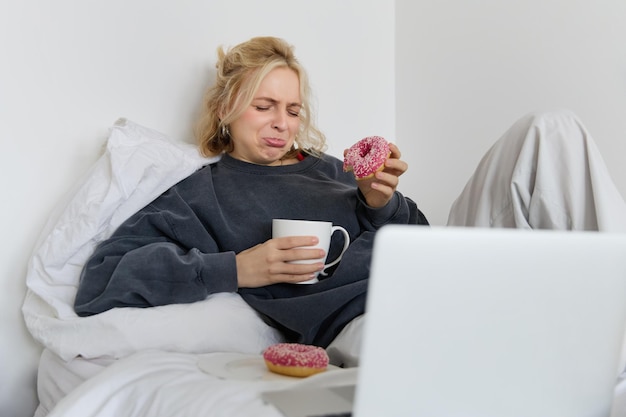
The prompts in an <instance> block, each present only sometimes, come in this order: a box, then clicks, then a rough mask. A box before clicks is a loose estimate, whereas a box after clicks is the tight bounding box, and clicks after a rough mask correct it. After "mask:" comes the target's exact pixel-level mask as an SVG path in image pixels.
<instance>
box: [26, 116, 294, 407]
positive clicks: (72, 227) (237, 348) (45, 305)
mask: <svg viewBox="0 0 626 417" xmlns="http://www.w3.org/2000/svg"><path fill="white" fill-rule="evenodd" d="M214 160H215V159H207V158H203V157H201V156H200V155H199V153H198V151H197V150H196V147H195V146H194V145H191V144H186V143H182V142H175V141H172V140H170V139H169V138H167V137H165V136H164V135H162V134H160V133H159V132H156V131H154V130H151V129H148V128H145V127H143V126H140V125H138V124H136V123H133V122H131V121H128V120H124V119H120V120H119V121H118V122H117V123H116V124H115V125H114V126H113V127H112V129H111V133H110V137H109V139H108V141H107V147H106V151H105V153H104V155H103V156H102V157H101V158H100V159H99V160H98V161H97V163H96V164H95V166H94V167H93V169H92V170H91V171H90V173H89V174H88V175H87V176H86V177H85V178H84V179H83V180H81V181H80V182H79V183H78V184H77V186H76V187H75V188H74V189H73V190H72V191H71V192H70V193H69V194H68V195H67V197H66V198H65V199H64V201H63V202H62V203H61V204H60V205H59V207H58V209H57V210H56V211H55V212H54V213H52V215H51V216H50V220H49V222H48V224H47V226H46V228H45V230H44V232H43V233H42V235H41V237H40V239H39V241H38V243H37V245H36V247H35V250H34V253H33V255H32V258H31V261H30V263H29V266H28V274H27V295H26V298H25V300H24V304H23V308H22V310H23V314H24V318H25V321H26V325H27V327H28V330H29V331H30V332H31V334H32V335H33V337H34V338H35V339H36V340H37V341H38V342H39V343H41V344H42V345H43V346H44V348H45V350H46V351H48V353H49V352H52V353H53V354H54V355H55V356H56V357H58V358H60V361H61V362H68V364H69V362H71V361H73V360H75V361H79V360H80V361H83V360H94V361H100V362H102V361H103V358H104V359H106V360H111V361H112V362H117V363H114V365H111V366H110V367H109V368H107V369H106V370H105V371H104V372H101V373H99V374H98V377H97V378H94V379H92V380H90V381H87V383H86V385H80V386H79V387H78V388H77V389H79V390H80V391H77V392H76V393H72V394H71V395H70V397H68V398H67V399H66V400H64V404H65V405H67V403H68V402H71V398H81V399H80V401H78V402H79V403H81V404H83V403H84V402H85V401H86V400H85V399H84V398H83V394H84V393H86V392H89V393H90V395H93V393H94V392H95V391H96V390H94V387H95V386H97V385H99V382H98V381H102V380H103V379H106V375H110V374H115V375H116V376H115V378H113V380H114V381H115V384H118V383H121V384H123V383H124V381H126V382H127V383H128V384H127V385H120V386H117V387H115V385H112V384H111V382H110V381H109V382H107V383H106V384H103V387H102V389H104V390H106V389H111V390H114V391H112V392H110V394H111V396H112V397H113V399H114V400H113V401H112V403H111V404H110V405H107V406H106V407H105V406H102V407H100V408H99V409H100V410H107V409H108V408H107V407H114V406H115V404H116V403H117V401H119V400H120V399H121V398H123V395H131V393H132V392H134V394H132V395H137V393H138V392H142V393H144V392H145V395H147V396H151V395H152V396H154V398H153V399H156V398H157V397H159V395H161V394H159V392H162V390H164V389H165V386H164V383H165V382H166V381H167V380H168V378H174V374H176V372H175V371H174V368H173V367H172V366H171V365H172V364H174V363H176V364H177V365H181V366H182V368H181V370H180V372H182V373H183V374H184V373H186V371H185V369H192V370H193V371H194V372H192V373H190V375H189V378H192V379H193V378H200V376H204V379H203V380H206V381H207V383H208V384H211V383H212V382H209V381H211V380H210V379H207V378H206V374H202V375H200V373H199V372H200V371H198V369H197V367H195V368H194V359H193V358H194V354H205V353H208V352H243V353H256V354H258V353H260V352H261V351H262V350H263V349H264V348H265V347H266V346H268V345H270V344H272V343H276V342H278V341H281V340H282V339H281V337H280V334H279V333H278V332H277V331H276V330H275V329H273V328H271V327H269V326H268V325H266V324H265V323H264V322H263V321H262V320H261V318H260V317H259V316H258V315H257V313H256V312H255V311H254V310H252V309H251V308H250V307H249V306H248V305H247V304H246V303H245V302H244V301H243V300H242V299H241V298H240V297H239V295H238V294H236V293H222V294H216V295H212V296H209V297H208V298H207V299H206V300H204V301H201V302H197V303H193V304H184V305H168V306H161V307H154V308H118V309H113V310H109V311H107V312H105V313H102V314H98V315H95V316H91V317H84V318H81V317H78V316H77V315H76V314H75V313H74V310H73V302H74V296H75V294H76V289H77V287H78V282H79V277H80V272H81V270H82V267H83V265H84V263H85V262H86V260H87V258H88V257H89V255H90V254H91V253H92V251H93V249H94V247H95V246H96V245H97V244H98V243H99V242H100V241H102V240H103V239H105V238H107V237H108V236H110V234H111V233H112V232H113V231H114V230H115V229H116V228H117V226H118V225H119V224H120V223H122V222H123V221H124V220H125V219H127V218H128V217H129V216H130V215H132V214H133V213H134V212H136V211H137V210H139V209H140V208H142V207H143V206H145V205H146V204H148V203H149V202H151V201H152V200H153V199H154V198H156V197H157V196H158V195H160V194H161V193H162V192H164V191H165V190H167V189H168V188H169V187H171V186H172V185H173V184H175V183H176V182H178V181H180V180H181V179H183V178H185V177H187V176H188V175H190V174H191V173H193V172H194V171H195V170H197V169H199V168H200V167H202V166H203V165H206V164H208V163H210V162H212V161H214ZM146 351H151V352H153V353H152V354H144V353H142V352H146ZM154 352H160V354H156V353H154ZM46 357H49V356H46ZM151 360H153V361H155V362H154V363H149V366H147V367H146V369H144V370H142V371H138V372H137V373H136V374H135V375H133V372H132V370H138V369H139V368H141V366H142V364H145V363H146V361H148V362H149V361H151ZM168 364H169V365H168ZM45 365H46V364H45V363H44V364H42V366H45ZM161 366H163V369H157V368H159V367H161ZM168 366H169V367H168ZM118 371H122V372H121V373H120V374H117V372H118ZM168 372H169V373H168ZM67 374H68V375H71V374H72V371H69V372H68V373H67ZM148 374H149V375H151V378H153V377H154V379H149V380H148V379H147V380H146V381H144V380H143V379H144V378H143V377H142V375H144V376H145V375H148ZM59 375H62V373H61V374H59ZM176 375H178V374H176ZM48 376H52V377H54V374H52V373H49V374H48ZM61 377H62V376H59V378H61ZM87 377H88V376H87ZM161 377H162V378H164V379H163V380H161V383H160V384H156V385H153V387H157V388H159V390H161V391H159V392H154V393H152V394H151V393H150V392H149V391H144V389H148V388H150V386H152V385H150V384H151V382H150V381H152V382H155V381H157V380H159V379H158V378H161ZM133 378H134V379H133ZM181 378H182V376H181ZM133 380H134V381H137V382H140V384H139V385H138V388H137V390H140V391H133V388H131V387H130V386H131V385H132V384H131V381H133ZM183 380H184V378H183ZM181 381H182V380H181ZM216 381H217V382H220V381H221V380H214V381H213V382H216ZM63 382H64V381H54V380H50V379H49V378H40V380H39V382H38V384H39V386H38V389H39V392H40V397H41V394H42V392H48V393H50V392H54V393H57V395H64V394H65V393H63V392H60V391H62V390H59V389H58V387H59V386H65V387H66V388H67V387H69V386H71V385H72V384H69V383H67V384H64V383H63ZM221 382H223V381H221ZM46 384H48V386H45V385H46ZM146 384H147V385H146ZM42 385H43V386H42ZM226 386H228V384H226ZM68 389H69V388H68ZM233 389H234V388H233ZM115 390H119V393H120V394H119V395H117V394H115V395H113V394H114V392H117V391H115ZM125 390H129V391H128V392H127V394H122V393H123V392H126V391H125ZM212 391H214V390H213V388H212V387H211V391H209V393H210V392H212ZM191 392H192V390H191V389H190V390H189V393H184V392H181V394H180V395H182V396H183V397H184V401H185V402H187V401H188V400H189V399H191V397H192V395H191ZM193 392H196V391H193ZM224 392H225V394H224V395H225V398H226V397H227V394H226V393H227V391H224ZM244 392H245V390H244ZM81 393H83V394H81ZM102 394H103V395H102V396H101V397H100V398H102V399H103V401H104V399H106V396H107V394H106V393H102ZM202 397H203V398H204V397H207V394H206V393H205V394H203V395H202ZM86 398H91V399H92V400H93V403H92V402H90V401H91V400H90V401H87V402H88V403H89V404H95V403H96V401H95V399H94V397H93V396H89V397H86ZM159 398H160V397H159ZM163 398H165V397H163ZM163 398H161V399H160V400H159V401H160V404H161V406H163V407H166V405H165V404H164V400H163ZM55 401H56V400H55ZM206 401H211V400H209V399H206ZM148 403H150V401H146V404H145V405H144V406H145V407H148V406H149V404H148ZM138 404H139V403H138ZM52 405H53V404H47V406H46V408H51V407H52ZM137 406H138V407H139V405H137ZM80 407H83V405H81V406H80ZM142 407H143V406H142ZM172 407H176V406H175V405H172ZM40 408H41V407H40ZM45 411H46V410H44V412H41V411H38V413H39V414H38V415H44V414H45ZM94 412H95V411H94ZM99 412H101V411H99ZM59 413H60V412H57V411H56V410H55V411H54V412H53V413H52V415H63V416H69V415H80V416H81V417H85V416H87V415H100V414H97V413H96V414H82V413H78V414H70V413H69V412H68V413H67V414H65V411H64V412H63V413H60V414H59ZM101 415H103V416H104V415H108V416H111V415H122V414H117V413H113V414H107V413H104V414H101ZM123 415H138V416H141V415H156V414H141V413H137V414H132V413H130V412H127V413H124V414H123ZM159 415H164V414H159ZM170 415H174V414H170ZM188 415H193V413H192V414H188ZM216 415H222V414H216ZM223 415H228V414H223Z"/></svg>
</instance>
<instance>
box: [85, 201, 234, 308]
mask: <svg viewBox="0 0 626 417" xmlns="http://www.w3.org/2000/svg"><path fill="white" fill-rule="evenodd" d="M176 216H180V211H179V212H177V213H176ZM174 217H175V216H174V214H173V213H172V212H168V211H162V210H156V209H153V208H151V207H150V206H148V207H146V208H145V209H143V210H141V211H140V212H138V213H137V214H135V215H134V216H132V217H131V218H129V219H128V220H127V221H126V222H124V223H123V224H122V225H121V226H120V227H119V228H118V229H117V230H116V231H115V233H114V234H113V236H111V238H109V239H108V240H106V241H104V242H102V243H101V244H100V245H99V246H98V247H97V248H96V250H95V251H94V253H93V255H92V256H91V257H90V258H89V260H88V261H87V263H86V264H85V266H84V268H83V271H82V274H81V278H80V283H79V286H78V290H77V294H76V299H75V302H74V309H75V311H76V313H77V314H78V315H79V316H89V315H93V314H98V313H101V312H103V311H106V310H109V309H111V308H114V307H150V306H158V305H165V304H172V303H191V302H195V301H200V300H203V299H204V298H206V296H207V295H209V294H212V293H217V292H233V291H237V271H236V263H235V253H234V252H221V253H220V252H219V251H218V248H217V245H216V243H215V241H214V240H213V239H212V238H211V236H210V235H209V233H208V232H207V231H206V230H205V228H204V227H202V225H201V224H197V225H194V219H193V218H188V219H185V220H186V221H185V223H187V224H188V223H191V226H190V227H189V228H188V227H186V228H185V229H187V231H188V230H189V229H192V230H193V233H186V234H185V237H184V238H182V239H181V238H180V237H179V236H178V234H179V233H177V230H176V227H175V224H176V218H174ZM190 217H193V216H192V215H190Z"/></svg>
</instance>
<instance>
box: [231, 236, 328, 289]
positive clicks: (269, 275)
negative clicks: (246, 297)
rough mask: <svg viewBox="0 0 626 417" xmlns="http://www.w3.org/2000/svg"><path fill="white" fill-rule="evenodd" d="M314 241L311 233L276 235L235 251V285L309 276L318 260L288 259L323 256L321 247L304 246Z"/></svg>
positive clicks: (250, 285)
mask: <svg viewBox="0 0 626 417" xmlns="http://www.w3.org/2000/svg"><path fill="white" fill-rule="evenodd" d="M317 243H318V241H317V238H316V237H314V236H288V237H279V238H274V239H270V240H268V241H266V242H265V243H261V244H259V245H256V246H253V247H252V248H250V249H246V250H244V251H242V252H239V253H238V254H237V255H236V257H235V259H236V263H237V281H238V284H239V287H240V288H241V287H247V288H254V287H261V286H264V285H270V284H276V283H279V282H289V283H297V282H301V281H306V280H309V279H311V278H313V277H314V276H315V273H316V272H319V271H321V270H322V269H323V268H324V264H323V263H322V262H316V263H312V264H294V263H289V262H291V261H301V260H310V259H319V258H323V257H324V256H325V255H326V254H325V253H324V251H323V250H322V249H317V248H311V249H308V248H306V246H314V245H316V244H317Z"/></svg>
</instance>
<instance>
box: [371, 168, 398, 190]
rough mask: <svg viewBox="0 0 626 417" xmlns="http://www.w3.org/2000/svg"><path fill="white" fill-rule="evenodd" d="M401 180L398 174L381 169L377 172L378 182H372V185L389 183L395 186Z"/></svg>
mask: <svg viewBox="0 0 626 417" xmlns="http://www.w3.org/2000/svg"><path fill="white" fill-rule="evenodd" d="M400 174H401V173H400ZM399 182H400V181H399V179H398V175H395V174H390V173H388V172H385V171H381V172H377V173H376V182H374V183H372V185H374V184H376V183H377V184H378V185H387V186H389V187H393V188H395V187H397V186H398V183H399Z"/></svg>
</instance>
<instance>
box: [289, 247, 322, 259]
mask: <svg viewBox="0 0 626 417" xmlns="http://www.w3.org/2000/svg"><path fill="white" fill-rule="evenodd" d="M325 256H326V253H325V252H324V250H323V249H317V248H316V249H288V250H284V251H283V252H282V257H283V261H284V262H294V261H312V260H316V259H323V258H324V257H325Z"/></svg>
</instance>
